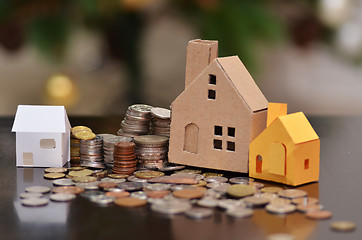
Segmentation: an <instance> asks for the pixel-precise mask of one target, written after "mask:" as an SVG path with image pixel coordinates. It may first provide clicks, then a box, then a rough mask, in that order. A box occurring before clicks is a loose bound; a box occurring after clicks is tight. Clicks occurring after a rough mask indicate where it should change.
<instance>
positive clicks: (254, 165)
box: [249, 107, 320, 186]
mask: <svg viewBox="0 0 362 240" xmlns="http://www.w3.org/2000/svg"><path fill="white" fill-rule="evenodd" d="M279 109H280V108H279ZM275 110H276V109H275ZM285 110H286V108H285ZM268 111H269V112H270V113H271V112H272V111H273V108H272V107H269V110H268ZM279 113H281V112H279ZM271 115H274V117H275V116H276V115H277V114H273V113H271ZM319 154H320V141H319V137H318V135H317V134H316V133H315V131H314V130H313V128H312V126H311V125H310V123H309V122H308V119H307V118H306V117H305V115H304V114H303V113H302V112H298V113H293V114H288V115H284V114H283V115H282V116H279V117H276V118H275V120H274V121H272V122H271V123H270V125H269V126H268V127H267V128H266V129H265V130H264V131H263V132H262V133H261V134H260V135H259V136H257V137H256V138H255V139H254V140H253V141H252V142H251V143H250V153H249V176H250V177H254V178H259V179H263V180H268V181H274V182H280V183H284V184H287V185H292V186H297V185H301V184H305V183H309V182H314V181H318V180H319Z"/></svg>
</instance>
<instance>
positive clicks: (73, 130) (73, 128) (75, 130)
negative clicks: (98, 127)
mask: <svg viewBox="0 0 362 240" xmlns="http://www.w3.org/2000/svg"><path fill="white" fill-rule="evenodd" d="M71 131H72V133H75V132H79V131H89V132H92V129H90V128H89V127H86V126H75V127H72V129H71Z"/></svg>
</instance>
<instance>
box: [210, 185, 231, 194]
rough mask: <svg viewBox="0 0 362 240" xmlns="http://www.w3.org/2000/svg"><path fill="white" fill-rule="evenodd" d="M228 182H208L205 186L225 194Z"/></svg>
mask: <svg viewBox="0 0 362 240" xmlns="http://www.w3.org/2000/svg"><path fill="white" fill-rule="evenodd" d="M230 185H231V184H230V183H208V184H207V187H210V188H212V189H213V190H214V191H216V192H219V193H223V194H225V193H226V191H227V189H228V187H229V186H230Z"/></svg>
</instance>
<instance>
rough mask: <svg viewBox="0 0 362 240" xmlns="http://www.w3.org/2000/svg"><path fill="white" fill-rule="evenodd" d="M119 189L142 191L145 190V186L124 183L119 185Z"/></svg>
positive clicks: (136, 183)
mask: <svg viewBox="0 0 362 240" xmlns="http://www.w3.org/2000/svg"><path fill="white" fill-rule="evenodd" d="M118 187H119V188H120V189H124V190H126V191H136V190H141V189H142V188H143V184H142V183H138V182H124V183H119V184H118Z"/></svg>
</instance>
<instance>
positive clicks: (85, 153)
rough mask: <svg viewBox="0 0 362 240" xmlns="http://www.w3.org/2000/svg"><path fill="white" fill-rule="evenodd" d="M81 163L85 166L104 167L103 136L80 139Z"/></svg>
mask: <svg viewBox="0 0 362 240" xmlns="http://www.w3.org/2000/svg"><path fill="white" fill-rule="evenodd" d="M80 160H81V161H80V165H81V166H84V167H93V168H104V165H103V163H102V161H103V138H102V137H100V136H96V137H95V138H94V139H88V140H80Z"/></svg>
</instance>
